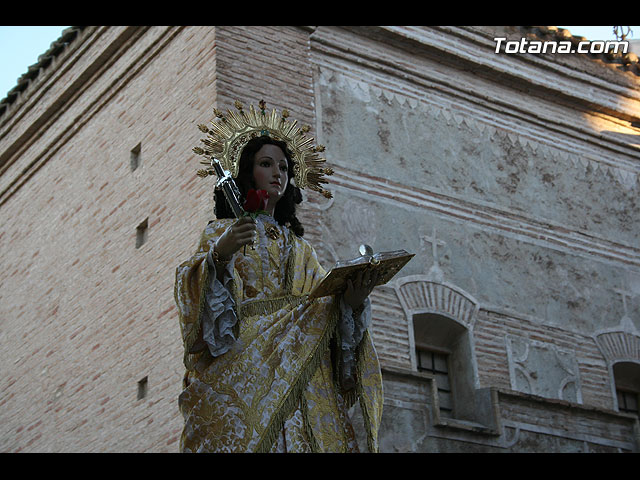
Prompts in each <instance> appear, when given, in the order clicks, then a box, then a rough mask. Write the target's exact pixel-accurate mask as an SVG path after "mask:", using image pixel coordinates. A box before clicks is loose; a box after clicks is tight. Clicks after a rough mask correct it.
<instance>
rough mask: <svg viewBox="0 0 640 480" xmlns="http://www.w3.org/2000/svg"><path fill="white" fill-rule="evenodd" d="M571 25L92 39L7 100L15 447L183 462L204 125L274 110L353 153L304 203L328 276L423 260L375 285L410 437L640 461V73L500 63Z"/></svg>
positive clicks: (408, 443) (389, 412)
mask: <svg viewBox="0 0 640 480" xmlns="http://www.w3.org/2000/svg"><path fill="white" fill-rule="evenodd" d="M545 31H546V29H537V28H525V27H349V28H341V27H323V26H320V27H232V26H228V27H157V26H156V27H85V28H83V29H80V30H79V32H78V34H77V36H76V38H74V39H73V40H72V41H71V42H70V43H69V45H67V46H66V47H65V48H64V49H63V50H62V51H61V52H59V53H57V54H56V57H55V58H54V59H53V61H52V62H51V64H50V65H48V66H47V67H46V68H43V69H42V71H41V72H40V73H39V75H38V76H36V77H35V78H34V79H33V80H32V82H31V84H30V85H28V87H27V88H25V89H24V90H23V91H22V93H21V94H20V95H18V96H17V98H16V99H15V100H13V102H12V103H11V104H10V105H9V106H8V107H7V108H6V110H5V111H4V112H3V113H2V114H1V116H0V168H2V175H0V221H1V224H2V231H1V232H0V241H1V243H0V245H1V248H2V255H1V258H2V267H3V269H2V270H3V271H4V272H5V275H3V278H2V280H0V316H1V318H2V319H3V322H2V325H1V326H0V345H1V351H2V354H1V355H2V365H3V367H2V373H1V375H0V391H1V392H2V393H1V394H0V395H1V397H0V424H1V425H2V427H1V430H0V450H2V451H8V452H13V451H25V452H27V451H135V452H138V451H144V452H162V451H176V450H177V439H178V436H179V433H180V431H181V428H182V419H181V418H180V417H179V414H178V411H177V403H176V398H177V395H178V394H179V392H180V387H181V377H182V373H183V372H182V364H181V358H182V346H181V343H180V333H179V327H178V323H177V321H176V314H177V312H176V309H175V307H174V303H173V274H174V270H175V266H177V264H178V263H179V262H180V261H182V260H183V259H185V258H186V257H188V256H189V255H190V253H191V251H192V250H193V248H194V247H195V245H196V243H197V240H198V237H199V234H200V231H201V229H202V228H203V227H204V225H205V224H206V221H207V219H208V218H209V217H210V216H211V210H212V205H211V184H210V182H205V181H202V180H200V179H199V178H198V177H196V176H195V170H196V169H197V168H199V167H198V166H197V163H198V160H197V159H196V157H195V155H193V154H192V153H191V147H192V146H194V145H196V144H197V143H198V139H199V138H200V132H199V131H198V130H197V128H195V126H196V125H197V124H198V123H203V122H206V121H207V120H209V119H210V118H211V115H212V108H213V107H217V108H220V109H226V108H233V100H235V99H236V98H237V99H240V100H241V101H243V102H245V103H254V104H255V103H257V101H258V100H260V99H262V98H264V99H265V100H267V102H268V104H269V105H270V106H273V107H278V108H283V107H286V108H288V109H289V110H290V111H291V113H292V117H294V118H296V119H298V120H299V121H300V122H301V123H308V124H310V125H311V126H312V130H313V131H314V133H315V136H316V138H317V141H318V142H319V143H321V144H324V145H326V146H327V151H326V156H327V159H328V162H329V163H330V165H331V166H332V167H333V168H334V170H335V175H334V176H333V177H331V180H332V183H331V185H330V188H331V190H332V192H333V193H334V198H333V199H331V200H329V201H327V200H326V199H324V198H321V197H319V196H318V195H314V194H308V195H307V201H306V202H305V204H304V205H305V207H304V208H303V211H302V213H301V215H300V217H301V220H302V222H303V224H304V225H305V228H306V232H307V233H306V236H307V237H308V238H309V240H310V241H311V242H312V243H313V244H314V245H315V246H316V249H317V251H318V254H319V256H320V257H321V259H322V260H323V261H324V263H325V264H326V266H330V265H332V264H333V262H335V261H336V260H337V259H339V258H348V257H353V256H354V255H355V254H356V252H357V247H358V245H359V244H360V243H368V244H370V245H371V246H372V247H373V248H374V250H376V251H385V250H396V249H399V248H404V249H406V250H408V251H411V252H413V253H416V256H415V257H414V259H413V260H412V261H411V262H410V263H409V264H408V265H407V266H406V267H405V269H403V270H402V271H401V272H400V274H399V275H398V277H397V278H396V279H394V280H393V281H392V282H391V283H389V284H388V285H386V286H384V287H379V288H377V289H376V290H375V291H374V294H373V295H372V302H373V317H374V318H373V326H372V332H373V337H374V341H375V343H376V347H377V351H378V355H379V357H380V361H381V364H382V367H383V374H384V380H385V385H384V386H385V413H384V417H383V429H382V432H381V448H382V450H383V451H386V452H396V451H401V452H453V451H470V452H494V451H499V452H527V451H553V452H556V451H558V452H560V451H562V452H564V451H637V450H638V449H639V448H640V445H639V435H640V432H639V430H638V417H637V415H636V414H632V413H624V412H621V411H620V410H621V408H620V405H619V401H618V399H617V397H616V378H615V375H614V373H615V372H614V370H615V369H616V368H617V367H616V365H627V366H628V368H629V369H630V370H629V371H630V372H631V376H630V377H629V376H627V379H626V380H627V381H628V382H630V383H629V384H628V385H627V386H626V387H627V388H630V389H633V388H636V387H637V388H638V389H640V385H636V387H634V379H633V374H635V373H636V372H637V370H636V369H635V368H636V367H637V368H640V248H639V246H638V232H639V231H640V228H639V226H640V225H639V221H638V220H639V215H638V191H639V184H638V183H639V182H638V173H640V167H639V165H640V163H639V160H640V76H639V73H638V68H637V64H636V63H634V62H633V58H631V59H629V58H626V59H623V58H621V57H612V58H609V57H605V56H600V57H595V56H590V55H532V54H523V55H518V54H506V53H495V42H494V41H493V38H495V37H507V38H510V39H516V40H517V39H519V38H522V37H524V36H528V37H527V38H530V39H531V38H546V39H550V38H557V37H554V36H553V32H549V33H547V34H546V36H545V33H544V32H545ZM636 60H637V58H636ZM132 157H133V160H132ZM425 345H426V346H428V347H430V348H431V347H433V348H435V349H436V350H438V352H440V353H443V354H446V355H448V359H449V360H448V367H449V373H448V381H449V382H450V383H451V390H452V392H451V393H450V394H448V395H449V396H448V397H447V398H448V400H445V397H444V396H442V395H444V394H442V393H439V392H438V390H437V388H436V384H438V383H439V382H440V379H439V378H438V377H437V374H434V373H428V372H425V371H424V370H420V369H419V368H418V367H419V365H420V363H419V359H418V354H417V353H416V349H417V348H419V349H422V348H423V347H424V346H425ZM616 371H617V370H616ZM618 381H619V382H620V381H621V380H620V377H618ZM636 381H638V382H640V380H638V379H636ZM145 389H146V393H145ZM141 392H142V393H141ZM138 397H142V398H138ZM446 402H451V403H452V405H453V407H452V408H453V409H452V411H449V412H447V411H445V410H444V409H442V407H443V406H444V404H445V403H446ZM352 413H353V416H354V419H355V421H356V423H358V421H359V420H358V419H359V411H358V408H354V410H353V412H352Z"/></svg>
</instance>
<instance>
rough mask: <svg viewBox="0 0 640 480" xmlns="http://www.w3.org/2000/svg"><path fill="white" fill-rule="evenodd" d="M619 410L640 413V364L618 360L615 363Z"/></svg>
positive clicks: (614, 376)
mask: <svg viewBox="0 0 640 480" xmlns="http://www.w3.org/2000/svg"><path fill="white" fill-rule="evenodd" d="M613 378H614V381H615V384H616V397H617V400H618V411H620V412H626V413H634V414H636V415H639V412H640V410H639V408H638V404H639V403H640V364H637V363H633V362H618V363H616V364H614V365H613Z"/></svg>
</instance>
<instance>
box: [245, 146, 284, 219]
mask: <svg viewBox="0 0 640 480" xmlns="http://www.w3.org/2000/svg"><path fill="white" fill-rule="evenodd" d="M253 180H254V184H255V187H256V189H257V190H266V191H267V192H268V193H269V207H271V208H275V206H276V203H278V200H280V199H281V198H282V196H283V195H284V191H285V189H286V188H287V184H288V182H289V179H288V177H287V157H285V155H284V152H283V151H282V149H281V148H280V147H278V146H276V145H269V144H267V145H263V146H262V147H261V148H260V150H258V151H257V152H256V155H255V157H254V160H253Z"/></svg>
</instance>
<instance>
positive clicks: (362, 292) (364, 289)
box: [343, 270, 378, 310]
mask: <svg viewBox="0 0 640 480" xmlns="http://www.w3.org/2000/svg"><path fill="white" fill-rule="evenodd" d="M377 281H378V272H377V271H373V272H372V271H370V270H366V271H365V272H364V273H363V272H362V271H360V272H358V273H357V274H356V276H355V277H354V278H349V279H347V288H346V289H345V291H344V294H343V299H344V301H345V303H347V304H348V305H349V306H350V307H351V309H352V310H357V309H358V308H359V307H360V306H361V305H362V303H363V302H364V301H365V299H366V298H367V297H368V296H369V294H370V293H371V291H372V290H373V287H375V286H376V283H377Z"/></svg>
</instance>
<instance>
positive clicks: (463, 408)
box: [413, 313, 477, 421]
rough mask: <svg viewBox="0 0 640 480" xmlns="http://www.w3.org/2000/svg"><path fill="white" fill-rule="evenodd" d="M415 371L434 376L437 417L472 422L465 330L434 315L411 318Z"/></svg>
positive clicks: (471, 386) (469, 356)
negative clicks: (438, 408) (438, 413)
mask: <svg viewBox="0 0 640 480" xmlns="http://www.w3.org/2000/svg"><path fill="white" fill-rule="evenodd" d="M413 332H414V342H415V355H416V368H417V369H418V370H419V371H423V372H429V373H431V374H432V375H433V376H434V379H435V383H436V385H437V389H438V401H439V403H440V415H441V416H442V417H451V418H456V419H462V420H470V421H472V420H475V419H476V417H477V411H476V405H475V403H474V400H473V399H474V393H475V392H474V375H473V371H474V369H473V360H472V354H471V344H470V339H469V332H468V330H467V329H466V328H465V327H464V326H463V325H462V324H460V323H458V322H457V321H455V320H453V319H451V318H449V317H446V316H444V315H439V314H435V313H423V314H417V315H414V318H413Z"/></svg>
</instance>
